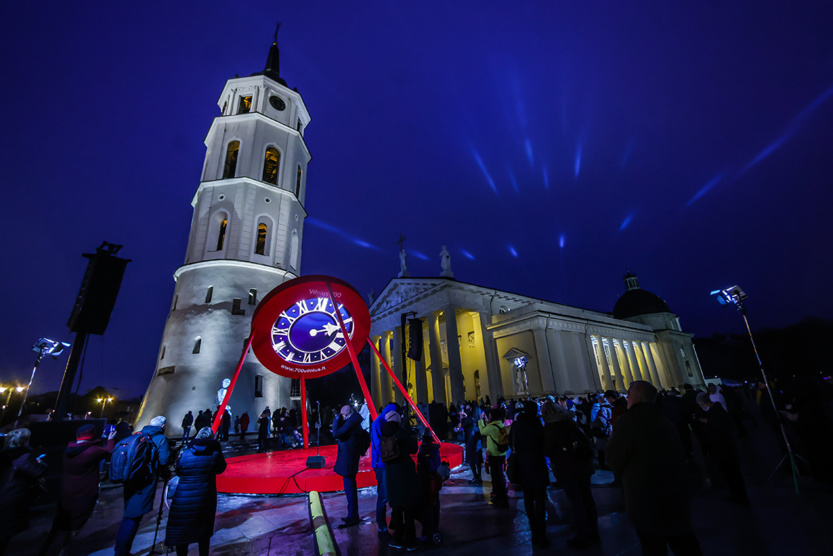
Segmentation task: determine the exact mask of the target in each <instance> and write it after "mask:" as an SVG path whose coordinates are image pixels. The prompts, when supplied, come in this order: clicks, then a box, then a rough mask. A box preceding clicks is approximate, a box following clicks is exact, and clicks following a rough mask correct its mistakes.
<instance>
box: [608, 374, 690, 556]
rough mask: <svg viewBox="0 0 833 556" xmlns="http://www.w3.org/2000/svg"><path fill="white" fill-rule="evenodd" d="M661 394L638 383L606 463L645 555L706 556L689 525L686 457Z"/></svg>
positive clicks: (632, 388)
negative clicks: (669, 552) (619, 486)
mask: <svg viewBox="0 0 833 556" xmlns="http://www.w3.org/2000/svg"><path fill="white" fill-rule="evenodd" d="M656 400H657V389H656V388H655V387H654V386H653V385H652V384H651V383H649V382H646V381H644V380H635V381H633V382H631V384H630V386H629V387H628V411H627V413H625V414H624V415H622V416H621V417H620V418H619V419H618V420H617V421H616V424H615V425H614V426H613V434H612V435H611V436H610V442H609V443H608V445H607V457H608V463H609V464H610V467H611V468H612V469H613V472H614V473H615V474H616V478H617V479H619V481H620V482H621V484H622V489H623V491H624V494H625V510H626V511H627V513H628V520H629V521H630V523H631V525H633V527H634V529H636V535H637V536H638V537H639V542H640V544H641V545H642V554H666V553H667V547H668V546H670V547H671V550H673V551H674V554H677V555H683V554H686V555H692V556H694V555H698V556H699V555H702V554H703V551H702V549H701V547H700V542H699V540H698V539H697V536H696V535H695V534H694V529H693V527H692V524H691V506H690V502H689V498H688V491H687V489H686V488H685V484H686V482H687V478H688V477H687V473H686V455H685V451H684V450H683V443H682V441H681V440H680V437H679V435H678V434H677V431H676V429H675V428H674V425H673V424H672V423H671V421H669V420H668V419H667V418H666V417H665V415H663V414H662V409H660V407H659V406H658V405H657V403H656Z"/></svg>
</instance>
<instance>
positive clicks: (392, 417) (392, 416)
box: [385, 411, 402, 423]
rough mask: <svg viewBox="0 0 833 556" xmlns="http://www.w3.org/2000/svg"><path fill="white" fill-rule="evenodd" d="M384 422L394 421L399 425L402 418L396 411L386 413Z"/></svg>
mask: <svg viewBox="0 0 833 556" xmlns="http://www.w3.org/2000/svg"><path fill="white" fill-rule="evenodd" d="M385 421H388V422H390V421H396V422H397V423H401V422H402V416H401V415H399V413H397V412H396V411H388V412H387V413H386V414H385Z"/></svg>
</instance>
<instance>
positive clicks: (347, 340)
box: [327, 282, 378, 420]
mask: <svg viewBox="0 0 833 556" xmlns="http://www.w3.org/2000/svg"><path fill="white" fill-rule="evenodd" d="M327 291H328V292H330V301H331V302H332V304H333V309H335V314H336V318H337V319H338V325H339V326H340V327H341V334H342V335H343V336H344V343H345V344H347V352H348V353H349V354H350V359H351V360H352V361H353V367H354V368H355V369H356V376H357V377H358V379H359V386H361V389H362V395H364V400H365V402H366V403H367V408H368V409H369V410H370V415H371V417H373V419H374V420H376V417H377V415H378V414H377V413H376V407H375V406H374V405H373V398H371V397H370V391H369V390H368V389H367V383H366V382H365V381H364V375H362V368H361V367H359V359H358V358H357V357H356V350H355V349H353V343H352V342H351V341H350V336H349V335H348V334H347V327H346V326H344V319H343V318H341V310H340V309H339V307H338V303H336V296H335V294H333V288H332V287H331V286H330V283H329V282H327Z"/></svg>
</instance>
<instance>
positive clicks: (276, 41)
mask: <svg viewBox="0 0 833 556" xmlns="http://www.w3.org/2000/svg"><path fill="white" fill-rule="evenodd" d="M280 30H281V22H280V21H278V24H277V25H276V26H275V38H274V39H273V41H272V42H274V43H275V44H278V31H280Z"/></svg>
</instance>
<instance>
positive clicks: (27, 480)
mask: <svg viewBox="0 0 833 556" xmlns="http://www.w3.org/2000/svg"><path fill="white" fill-rule="evenodd" d="M31 434H32V433H31V432H29V429H15V430H13V431H12V432H10V433H9V435H8V438H7V440H6V449H5V450H3V452H2V454H0V462H2V475H0V481H2V482H0V554H3V553H4V552H5V550H6V546H7V545H8V544H9V541H10V540H11V538H12V536H13V535H16V534H17V533H20V532H21V531H23V530H25V529H26V528H28V527H29V506H30V505H31V504H32V500H33V498H34V497H35V496H37V495H38V494H42V493H43V490H42V489H40V487H39V483H40V480H41V478H42V477H43V476H44V475H45V474H46V464H44V463H42V462H41V460H40V458H37V457H35V453H34V452H33V451H32V449H31V448H30V447H29V438H30V437H31Z"/></svg>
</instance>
